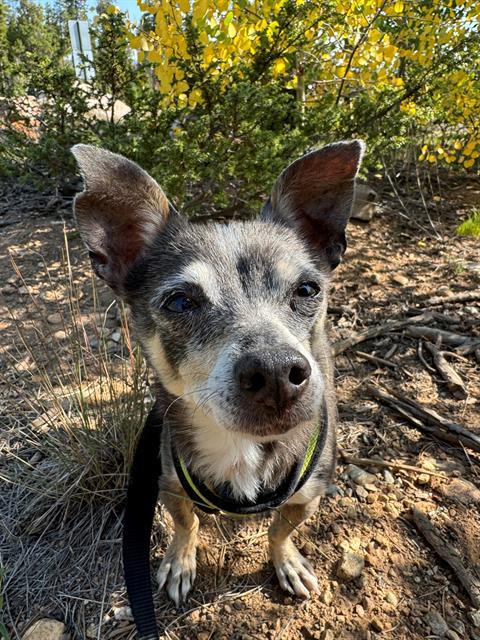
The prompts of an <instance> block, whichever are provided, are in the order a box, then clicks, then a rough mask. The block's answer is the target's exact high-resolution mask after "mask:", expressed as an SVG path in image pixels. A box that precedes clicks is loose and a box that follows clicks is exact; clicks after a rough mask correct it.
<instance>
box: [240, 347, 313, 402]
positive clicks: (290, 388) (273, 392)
mask: <svg viewBox="0 0 480 640" xmlns="http://www.w3.org/2000/svg"><path fill="white" fill-rule="evenodd" d="M311 373H312V369H311V367H310V364H309V363H308V360H307V359H306V358H305V357H304V356H303V355H302V354H301V353H299V352H298V351H295V350H294V349H279V350H265V351H257V352H251V353H247V354H245V355H243V356H242V357H241V358H240V359H239V360H238V361H237V363H236V365H235V370H234V375H235V379H236V381H237V383H238V386H239V388H240V389H241V390H242V392H243V393H244V395H245V396H247V397H248V398H250V399H251V400H253V401H254V402H256V403H258V404H261V405H264V406H266V407H269V408H271V409H276V410H277V411H279V410H282V409H285V408H287V407H288V406H289V405H290V404H292V403H293V402H294V401H295V400H297V399H298V398H299V397H300V396H301V395H302V393H303V392H304V391H305V389H306V387H307V384H308V379H309V377H310V374H311Z"/></svg>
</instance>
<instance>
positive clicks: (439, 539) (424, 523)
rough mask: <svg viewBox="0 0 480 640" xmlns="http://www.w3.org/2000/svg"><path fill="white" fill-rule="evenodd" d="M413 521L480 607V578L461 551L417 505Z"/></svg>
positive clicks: (474, 602)
mask: <svg viewBox="0 0 480 640" xmlns="http://www.w3.org/2000/svg"><path fill="white" fill-rule="evenodd" d="M412 515H413V521H414V523H415V525H416V527H417V529H418V530H419V531H420V533H421V534H422V535H423V537H424V538H425V540H427V542H428V543H429V544H430V545H431V546H432V549H434V551H435V552H436V553H437V554H438V555H439V556H440V558H442V560H444V561H445V562H446V563H447V564H449V565H450V567H451V568H452V569H453V571H454V572H455V574H456V576H457V578H458V579H459V580H460V582H461V583H462V585H463V586H464V587H465V591H466V592H467V593H468V595H469V597H470V600H471V601H472V604H473V606H474V607H475V608H477V609H478V608H480V580H479V579H478V578H477V577H476V576H474V575H473V574H472V573H471V572H470V570H469V569H468V568H467V567H466V566H465V565H464V564H463V562H462V559H461V557H460V553H459V552H458V550H457V549H455V547H454V546H453V545H451V544H450V543H449V542H447V541H446V539H445V536H444V535H443V533H442V532H441V531H439V530H438V529H437V527H436V526H435V525H434V524H432V522H431V520H430V518H429V517H428V516H427V514H426V513H425V512H424V511H422V510H421V509H419V508H417V507H413V509H412Z"/></svg>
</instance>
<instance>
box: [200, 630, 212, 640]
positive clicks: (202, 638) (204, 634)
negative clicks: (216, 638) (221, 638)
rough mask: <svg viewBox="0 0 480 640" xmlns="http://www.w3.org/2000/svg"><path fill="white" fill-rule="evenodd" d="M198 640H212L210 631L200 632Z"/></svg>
mask: <svg viewBox="0 0 480 640" xmlns="http://www.w3.org/2000/svg"><path fill="white" fill-rule="evenodd" d="M197 638H198V640H209V639H210V633H209V632H208V631H200V633H199V634H198V635H197Z"/></svg>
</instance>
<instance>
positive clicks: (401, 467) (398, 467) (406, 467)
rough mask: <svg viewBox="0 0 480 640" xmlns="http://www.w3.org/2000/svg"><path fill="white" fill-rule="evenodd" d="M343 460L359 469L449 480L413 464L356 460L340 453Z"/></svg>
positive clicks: (364, 459) (375, 459)
mask: <svg viewBox="0 0 480 640" xmlns="http://www.w3.org/2000/svg"><path fill="white" fill-rule="evenodd" d="M340 455H341V456H342V460H344V461H345V462H347V463H348V464H356V465H357V467H379V468H380V469H393V470H394V471H411V472H413V473H419V474H420V473H423V474H426V475H427V476H434V477H435V478H441V479H442V480H448V477H447V476H444V475H443V474H442V473H437V472H436V471H430V470H429V469H422V468H421V467H414V466H412V465H411V464H405V463H404V462H394V461H393V460H379V459H378V458H356V457H355V456H349V455H347V454H346V453H343V451H340Z"/></svg>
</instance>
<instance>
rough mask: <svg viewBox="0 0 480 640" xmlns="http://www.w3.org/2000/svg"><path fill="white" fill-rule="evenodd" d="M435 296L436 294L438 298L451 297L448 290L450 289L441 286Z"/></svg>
mask: <svg viewBox="0 0 480 640" xmlns="http://www.w3.org/2000/svg"><path fill="white" fill-rule="evenodd" d="M436 294H437V295H438V296H445V297H447V296H451V295H452V292H451V290H450V288H449V287H447V286H446V285H442V286H441V287H438V289H437V291H436Z"/></svg>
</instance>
